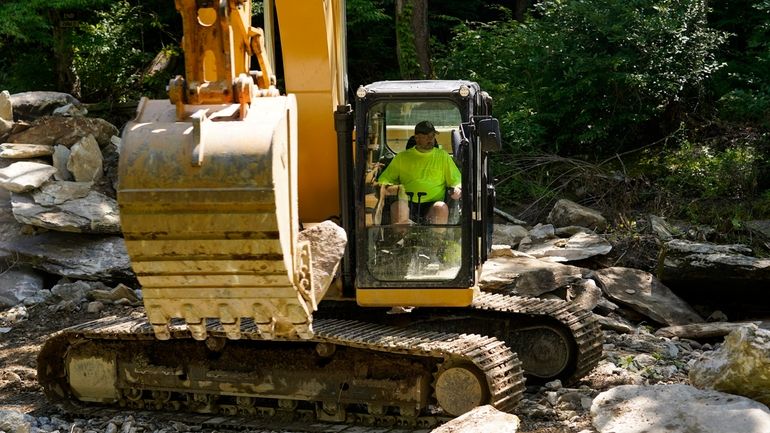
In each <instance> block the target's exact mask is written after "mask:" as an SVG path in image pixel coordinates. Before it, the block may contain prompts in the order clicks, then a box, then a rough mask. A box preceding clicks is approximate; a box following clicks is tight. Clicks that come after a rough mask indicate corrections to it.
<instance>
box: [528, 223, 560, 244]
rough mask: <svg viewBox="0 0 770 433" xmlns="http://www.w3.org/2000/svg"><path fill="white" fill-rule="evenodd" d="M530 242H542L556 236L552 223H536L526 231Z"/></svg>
mask: <svg viewBox="0 0 770 433" xmlns="http://www.w3.org/2000/svg"><path fill="white" fill-rule="evenodd" d="M527 237H529V239H530V242H542V241H544V240H547V239H553V238H555V237H556V231H555V229H554V228H553V225H552V224H538V225H536V226H535V227H532V230H530V231H529V232H527Z"/></svg>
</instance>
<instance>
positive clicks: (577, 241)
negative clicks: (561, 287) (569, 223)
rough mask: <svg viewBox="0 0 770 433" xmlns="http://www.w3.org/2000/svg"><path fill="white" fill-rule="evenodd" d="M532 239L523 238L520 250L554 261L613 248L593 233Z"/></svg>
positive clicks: (599, 252)
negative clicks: (525, 239)
mask: <svg viewBox="0 0 770 433" xmlns="http://www.w3.org/2000/svg"><path fill="white" fill-rule="evenodd" d="M531 239H532V241H531V243H525V241H524V240H522V242H521V243H520V244H519V251H521V252H525V253H527V254H530V255H532V256H534V257H537V258H541V259H543V260H548V261H552V262H571V261H576V260H583V259H587V258H589V257H593V256H597V255H602V254H607V253H609V252H610V251H611V250H612V245H611V244H610V243H609V242H608V241H607V240H606V239H604V238H603V237H601V236H598V235H596V234H593V233H576V234H574V235H573V236H571V237H569V238H567V239H564V238H551V239H542V240H540V241H539V242H538V241H535V240H534V238H531Z"/></svg>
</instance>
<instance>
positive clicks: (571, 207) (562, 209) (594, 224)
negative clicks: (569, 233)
mask: <svg viewBox="0 0 770 433" xmlns="http://www.w3.org/2000/svg"><path fill="white" fill-rule="evenodd" d="M546 221H548V222H549V223H551V224H553V225H554V226H558V227H564V226H581V227H587V228H590V229H591V230H594V231H597V232H601V231H603V230H604V229H605V228H606V227H607V220H606V219H605V218H604V217H603V216H602V214H601V213H599V212H597V211H595V210H593V209H590V208H587V207H585V206H581V205H579V204H577V203H575V202H573V201H570V200H567V199H561V200H559V201H557V202H556V204H555V205H554V206H553V209H551V212H550V213H549V214H548V218H547V219H546Z"/></svg>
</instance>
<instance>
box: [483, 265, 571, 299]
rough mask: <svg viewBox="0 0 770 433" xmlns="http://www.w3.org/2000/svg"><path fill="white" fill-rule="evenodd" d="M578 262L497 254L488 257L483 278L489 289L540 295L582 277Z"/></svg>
mask: <svg viewBox="0 0 770 433" xmlns="http://www.w3.org/2000/svg"><path fill="white" fill-rule="evenodd" d="M582 274H583V273H582V270H581V269H580V268H578V267H575V266H570V265H562V264H559V263H551V262H544V261H542V260H538V259H534V258H529V257H495V258H491V259H489V260H487V262H486V263H484V267H483V269H482V272H481V277H480V279H479V286H480V287H481V288H482V289H483V290H486V291H492V292H501V293H509V294H518V295H524V296H539V295H542V294H543V293H548V292H551V291H553V290H556V289H558V288H560V287H565V286H567V285H568V284H572V283H577V282H580V281H581V280H582Z"/></svg>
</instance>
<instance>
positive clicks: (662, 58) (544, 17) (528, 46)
mask: <svg viewBox="0 0 770 433" xmlns="http://www.w3.org/2000/svg"><path fill="white" fill-rule="evenodd" d="M539 7H540V14H541V15H540V16H539V17H537V18H530V19H528V20H527V21H526V22H525V23H523V24H522V23H518V22H515V21H507V22H499V23H491V24H474V25H473V26H470V25H464V26H461V27H459V28H458V29H457V35H456V38H455V39H454V41H453V42H452V43H451V44H450V56H449V57H448V58H447V59H446V60H445V61H439V62H437V63H438V64H439V67H438V68H437V70H438V71H440V74H441V75H442V76H444V77H459V76H463V77H470V78H472V79H476V80H478V81H480V82H481V83H482V85H484V86H485V87H487V88H488V89H489V90H490V93H491V94H492V95H493V96H495V97H496V99H497V104H496V107H495V110H496V112H497V114H498V116H499V117H500V119H501V122H502V127H503V129H504V131H506V132H507V134H508V135H507V139H508V140H509V141H510V143H512V144H513V145H515V146H516V147H518V148H520V149H525V150H526V149H532V148H534V149H536V150H542V151H547V152H559V153H561V154H565V153H566V154H573V155H577V154H586V153H588V154H590V153H598V154H612V153H614V152H616V151H617V150H619V149H621V148H623V147H624V146H625V145H628V144H635V143H638V142H639V141H640V135H643V134H645V130H648V129H649V127H650V125H652V124H656V125H657V124H658V123H659V122H660V121H663V120H666V121H667V122H665V123H663V125H667V124H671V125H678V121H676V122H674V121H672V120H676V119H666V116H667V115H668V116H669V117H673V115H672V114H671V113H673V112H675V111H674V110H672V108H673V107H675V106H676V104H680V103H682V101H683V100H685V99H686V98H689V97H690V96H691V95H695V96H697V90H698V87H699V86H700V85H701V83H702V82H703V81H704V80H705V79H706V78H708V77H709V76H711V75H712V74H713V73H714V71H716V70H717V69H718V68H719V66H720V64H719V63H718V62H717V61H716V60H715V55H714V53H715V50H716V49H717V48H718V47H719V46H720V44H721V43H722V42H723V41H724V38H725V35H724V34H723V33H721V32H717V31H715V30H712V29H710V28H709V27H708V26H707V23H706V2H705V0H656V1H649V0H592V1H567V2H563V1H545V2H541V3H540V6H539ZM653 121H656V122H653ZM656 132H657V135H656V137H650V138H657V137H659V136H661V135H663V134H664V133H665V132H666V131H656Z"/></svg>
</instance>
